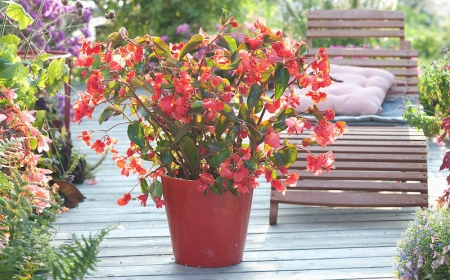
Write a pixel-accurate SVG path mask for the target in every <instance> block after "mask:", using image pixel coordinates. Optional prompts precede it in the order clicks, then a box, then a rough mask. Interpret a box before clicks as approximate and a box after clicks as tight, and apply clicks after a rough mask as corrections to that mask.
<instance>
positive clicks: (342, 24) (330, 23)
mask: <svg viewBox="0 0 450 280" xmlns="http://www.w3.org/2000/svg"><path fill="white" fill-rule="evenodd" d="M308 28H361V29H362V28H397V29H403V28H404V23H403V21H402V20H390V21H386V20H384V19H381V20H351V21H349V20H342V19H340V20H330V19H308Z"/></svg>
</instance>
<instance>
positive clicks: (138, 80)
mask: <svg viewBox="0 0 450 280" xmlns="http://www.w3.org/2000/svg"><path fill="white" fill-rule="evenodd" d="M130 82H131V84H132V85H133V86H135V87H139V88H143V89H145V90H146V91H148V92H150V93H155V88H154V87H153V85H152V84H150V83H149V82H147V81H146V80H145V78H144V77H142V76H134V77H133V78H131V79H130Z"/></svg>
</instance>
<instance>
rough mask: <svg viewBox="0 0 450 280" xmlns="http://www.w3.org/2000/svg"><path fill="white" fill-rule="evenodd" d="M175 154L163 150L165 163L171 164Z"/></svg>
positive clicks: (162, 158) (162, 154)
mask: <svg viewBox="0 0 450 280" xmlns="http://www.w3.org/2000/svg"><path fill="white" fill-rule="evenodd" d="M172 159H173V155H172V153H171V152H170V151H163V152H161V160H162V162H163V164H164V165H166V166H169V165H170V164H171V163H172Z"/></svg>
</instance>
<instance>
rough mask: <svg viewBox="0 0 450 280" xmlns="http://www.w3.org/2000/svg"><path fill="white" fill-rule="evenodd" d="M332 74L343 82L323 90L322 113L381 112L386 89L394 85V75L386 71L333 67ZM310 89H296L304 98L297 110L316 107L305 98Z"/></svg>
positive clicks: (356, 113) (355, 113)
mask: <svg viewBox="0 0 450 280" xmlns="http://www.w3.org/2000/svg"><path fill="white" fill-rule="evenodd" d="M330 75H331V76H332V77H335V78H338V79H340V80H343V81H344V82H343V83H337V82H333V83H332V84H331V85H330V86H329V87H326V88H323V89H322V91H323V92H325V93H326V94H327V98H326V100H325V101H322V102H320V103H318V104H317V106H318V107H319V109H320V110H326V109H328V108H331V109H333V110H334V111H335V113H336V114H337V115H349V116H364V115H378V114H380V113H381V104H382V103H383V100H384V98H385V96H386V92H387V90H388V89H389V88H390V87H391V86H392V84H393V83H394V79H395V76H394V75H393V74H392V73H391V72H389V71H387V70H383V69H378V68H365V67H356V66H341V65H335V64H332V65H331V66H330ZM308 91H309V88H306V89H298V88H297V89H296V93H297V94H299V95H300V96H301V98H300V103H301V104H300V106H299V107H297V111H299V112H300V111H305V110H306V109H307V108H308V107H309V106H310V105H313V104H315V103H314V102H313V101H312V100H311V98H310V97H308V96H304V95H305V94H306V93H308Z"/></svg>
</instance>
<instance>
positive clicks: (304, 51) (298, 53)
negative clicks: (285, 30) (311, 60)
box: [295, 43, 309, 57]
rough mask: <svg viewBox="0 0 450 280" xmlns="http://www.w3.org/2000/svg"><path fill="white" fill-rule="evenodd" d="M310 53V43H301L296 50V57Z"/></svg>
mask: <svg viewBox="0 0 450 280" xmlns="http://www.w3.org/2000/svg"><path fill="white" fill-rule="evenodd" d="M308 53H309V49H308V45H306V43H303V44H301V45H300V47H299V48H298V49H297V51H296V52H295V56H296V57H303V56H305V55H307V54H308Z"/></svg>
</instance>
